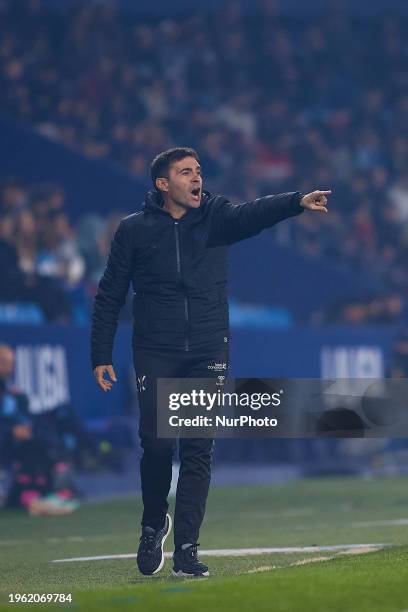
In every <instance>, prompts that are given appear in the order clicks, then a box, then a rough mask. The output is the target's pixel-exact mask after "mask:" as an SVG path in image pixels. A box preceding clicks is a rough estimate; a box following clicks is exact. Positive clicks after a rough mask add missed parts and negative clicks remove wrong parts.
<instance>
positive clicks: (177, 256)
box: [174, 221, 190, 351]
mask: <svg viewBox="0 0 408 612" xmlns="http://www.w3.org/2000/svg"><path fill="white" fill-rule="evenodd" d="M174 236H175V239H176V262H177V274H178V277H179V279H180V281H181V259H180V237H179V229H178V221H175V222H174ZM184 316H185V318H186V323H187V334H188V328H189V324H190V322H189V318H188V301H187V297H186V296H184ZM184 350H185V351H189V350H190V347H189V344H188V335H187V336H186V339H185V342H184Z"/></svg>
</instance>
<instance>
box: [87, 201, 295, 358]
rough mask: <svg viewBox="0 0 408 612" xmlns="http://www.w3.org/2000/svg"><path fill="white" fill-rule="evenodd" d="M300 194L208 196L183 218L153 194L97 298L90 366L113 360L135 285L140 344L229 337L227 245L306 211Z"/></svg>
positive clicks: (191, 344)
mask: <svg viewBox="0 0 408 612" xmlns="http://www.w3.org/2000/svg"><path fill="white" fill-rule="evenodd" d="M301 197H302V196H301V194H300V193H299V192H295V193H284V194H279V195H273V196H265V197H263V198H259V199H257V200H255V201H253V202H246V203H244V204H231V203H230V202H228V200H227V199H226V198H224V197H221V196H213V195H211V194H210V193H208V192H204V193H203V197H202V200H201V205H200V207H199V208H197V209H192V208H191V209H189V210H188V211H187V213H186V214H185V215H184V217H182V218H181V219H179V220H176V219H173V217H171V216H170V214H169V213H167V212H166V211H165V210H163V208H162V206H161V196H160V194H159V193H158V192H157V191H155V190H152V191H149V192H148V194H147V196H146V200H145V204H144V207H143V209H142V211H141V212H137V213H135V214H133V215H130V216H129V217H126V218H125V219H123V220H122V221H121V223H120V224H119V227H118V230H117V231H116V234H115V236H114V239H113V241H112V247H111V252H110V255H109V260H108V264H107V266H106V269H105V272H104V274H103V277H102V279H101V281H100V283H99V287H98V291H97V294H96V297H95V304H94V312H93V320H92V334H91V336H92V365H93V367H95V366H97V365H106V364H110V363H112V346H113V339H114V335H115V332H116V327H117V321H118V315H119V311H120V308H121V306H122V305H123V303H124V301H125V299H126V294H127V292H128V289H129V284H130V282H132V285H133V291H134V296H133V314H134V345H135V346H136V347H143V348H148V349H159V350H168V351H194V350H204V349H207V348H209V349H211V347H213V348H217V347H220V346H222V345H223V344H224V343H225V342H228V335H229V327H228V302H227V291H226V286H227V248H226V247H227V246H228V245H230V244H233V243H234V242H238V241H239V240H244V239H245V238H249V237H250V236H255V235H256V234H258V233H259V232H260V231H261V230H263V229H265V228H267V227H270V226H272V225H274V224H275V223H278V222H279V221H282V220H283V219H286V218H288V217H293V216H295V215H298V214H299V213H301V212H302V211H303V208H302V207H301V206H300V204H299V202H300V199H301Z"/></svg>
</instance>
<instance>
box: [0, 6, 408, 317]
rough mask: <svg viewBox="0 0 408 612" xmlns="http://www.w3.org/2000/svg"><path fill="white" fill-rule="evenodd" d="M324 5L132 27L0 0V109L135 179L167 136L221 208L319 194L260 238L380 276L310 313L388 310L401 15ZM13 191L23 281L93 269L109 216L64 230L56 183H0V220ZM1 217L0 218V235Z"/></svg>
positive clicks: (405, 199)
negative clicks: (327, 198)
mask: <svg viewBox="0 0 408 612" xmlns="http://www.w3.org/2000/svg"><path fill="white" fill-rule="evenodd" d="M329 6H330V7H331V8H329V10H328V12H327V13H326V14H325V15H323V16H320V17H319V18H317V19H316V20H313V21H311V20H304V19H301V18H297V19H295V18H286V17H283V16H281V15H280V13H279V6H278V3H277V2H276V1H275V0H259V2H258V4H257V10H253V11H252V12H251V14H250V15H245V16H244V15H243V14H242V13H241V10H240V6H239V3H238V2H235V1H234V0H232V1H229V2H227V3H225V4H224V3H223V4H222V7H221V8H220V9H219V10H218V11H217V12H216V13H215V14H214V13H209V14H204V13H198V12H193V13H192V14H191V15H185V16H182V17H181V18H178V19H177V20H174V19H163V20H160V21H157V20H156V21H154V22H149V21H144V22H142V21H140V19H137V18H136V17H135V16H132V15H131V14H123V13H120V12H119V11H117V10H116V8H115V3H114V2H109V1H107V2H103V3H102V2H89V1H84V0H80V1H78V2H77V3H76V4H75V7H74V8H72V9H71V10H70V11H69V12H68V13H66V12H61V13H60V12H51V11H49V10H46V9H45V8H44V6H43V3H42V2H41V0H0V41H1V42H0V110H1V111H2V112H4V113H8V114H10V115H12V116H15V117H17V118H19V119H20V120H23V121H25V122H29V123H30V124H32V125H33V126H35V128H36V129H37V130H38V131H39V132H41V133H42V134H43V135H45V136H47V137H48V138H51V139H54V140H56V141H60V142H62V143H64V144H65V145H66V146H67V147H71V148H73V149H75V150H76V151H78V152H81V153H82V154H85V155H86V156H88V157H93V158H107V159H109V160H111V161H112V163H115V164H120V165H121V166H123V167H124V168H126V169H127V170H128V171H129V172H130V173H131V174H132V175H133V176H135V177H136V178H137V179H139V180H140V181H141V182H142V183H146V186H148V181H147V176H148V164H149V162H150V160H151V158H152V157H153V156H154V155H155V154H157V152H158V151H160V150H163V149H165V148H167V147H169V146H173V145H176V144H177V145H188V146H193V147H195V148H196V149H197V150H198V152H199V154H200V157H201V161H202V166H203V169H204V175H205V178H206V181H207V186H208V187H209V188H210V189H211V190H212V191H214V192H220V193H223V194H225V195H227V196H228V197H230V198H231V199H232V200H234V201H239V200H243V199H249V198H251V199H252V198H255V197H258V196H259V195H262V194H265V193H274V192H278V191H282V190H293V189H298V190H300V191H304V192H307V191H310V190H311V189H314V188H319V189H328V188H331V189H332V190H333V202H334V203H335V205H333V208H332V210H331V211H330V214H329V215H320V216H319V218H318V219H316V215H313V218H312V216H311V215H302V216H301V217H299V218H298V219H296V221H295V222H293V223H291V224H282V226H279V228H278V229H277V231H276V232H274V235H275V237H276V239H277V240H278V241H279V243H280V244H282V245H289V246H295V247H296V248H298V249H300V250H301V251H303V252H304V253H307V254H308V255H309V256H310V257H322V258H325V259H327V260H332V261H335V262H337V263H338V264H339V265H346V266H352V267H353V268H354V269H357V270H361V271H363V272H366V271H369V273H370V274H371V275H372V276H373V277H374V278H375V279H376V280H377V281H378V284H379V286H381V287H382V289H381V296H378V295H374V296H366V297H365V298H363V299H362V300H360V301H359V303H358V304H355V305H354V308H348V305H339V306H338V308H337V310H336V312H335V313H328V314H327V313H325V314H324V315H321V316H320V315H318V316H317V317H316V321H317V322H319V321H320V320H325V321H330V320H334V321H337V320H338V319H340V320H345V321H347V322H357V320H358V322H360V323H361V322H384V320H387V319H391V320H394V319H395V316H394V314H393V312H394V311H398V316H404V312H405V310H404V309H405V306H404V302H405V296H406V292H407V289H408V266H406V265H405V262H406V258H407V249H408V71H407V69H406V66H407V59H408V42H407V41H408V20H407V19H403V18H400V17H393V16H392V15H387V16H381V17H378V18H377V17H376V18H374V17H373V18H365V19H361V20H359V19H356V18H353V19H351V18H350V16H349V15H347V14H346V12H343V11H342V10H341V9H339V8H337V9H336V3H334V4H332V3H330V5H329V4H328V7H329ZM16 190H17V191H18V190H20V195H19V196H18V197H20V196H21V198H22V199H25V200H26V201H29V202H30V207H29V208H27V207H25V206H19V205H18V206H16V205H15V204H13V205H12V206H15V207H16V208H17V209H18V212H17V217H15V219H17V225H18V229H17V233H16V234H15V236H16V238H15V240H14V242H15V246H16V249H17V253H18V258H19V262H20V267H21V268H22V270H23V273H24V275H26V277H27V275H28V276H29V277H30V278H31V281H30V282H31V283H33V280H32V279H33V273H34V275H35V274H38V276H37V282H40V283H41V282H43V281H42V280H39V278H41V279H43V278H44V277H46V278H47V279H48V280H49V279H50V278H51V277H53V276H54V277H55V276H60V277H61V276H62V277H63V280H64V284H65V286H68V287H69V288H70V289H69V290H71V291H72V290H73V287H74V286H75V285H76V284H78V282H79V279H81V278H84V277H86V278H89V279H91V282H94V281H95V280H97V278H98V275H99V274H100V271H101V261H103V260H104V257H105V255H106V244H107V238H108V237H110V235H111V229H112V226H114V225H115V223H116V219H111V220H108V222H106V220H102V219H99V218H97V217H92V218H87V219H85V220H84V221H83V223H80V224H79V226H78V228H76V234H75V233H74V232H73V230H72V227H71V226H70V223H69V220H68V216H67V215H66V212H65V211H64V209H63V206H62V204H61V201H62V199H63V198H62V195H63V194H62V193H61V190H60V189H59V188H58V187H55V186H48V187H47V188H46V189H45V192H44V190H43V191H42V192H41V190H40V193H36V192H35V191H31V190H30V189H29V190H28V191H27V190H25V189H24V188H22V187H21V185H20V186H19V185H10V184H8V185H7V184H6V185H5V186H3V190H2V209H3V211H5V212H6V213H7V212H8V211H9V209H10V205H9V204H8V202H9V201H10V198H11V199H12V200H14V202H15V200H16ZM10 192H11V195H10ZM44 193H45V196H44ZM17 199H18V198H17ZM45 211H46V212H45ZM45 219H46V220H45ZM15 222H16V221H15V220H14V223H15ZM11 224H12V221H11V220H10V217H9V216H8V215H7V214H6V215H5V216H3V218H2V220H1V225H0V226H1V238H2V239H3V238H7V235H10V232H12V231H14V230H12V229H11V227H10V225H11ZM17 225H16V228H17ZM34 228H35V229H34ZM84 236H88V238H89V236H91V237H94V240H93V241H92V240H91V241H90V242H91V243H89V240H88V241H87V240H86V239H84ZM95 244H96V246H97V248H95ZM34 253H35V256H34ZM9 256H10V257H11V254H9ZM34 260H35V264H34V265H33V261H34ZM57 270H58V272H57ZM61 270H63V272H61ZM30 275H31V276H30ZM34 284H35V283H34ZM30 290H32V287H31V289H30ZM381 300H382V301H381ZM398 301H399V306H398V304H397V302H398ZM56 302H58V303H59V298H58V299H57V297H56ZM380 302H381V303H380ZM61 303H62V301H61ZM66 314H67V313H66V312H62V311H61V312H60V313H59V315H58V316H59V317H61V316H62V317H64V316H66ZM319 316H320V319H319Z"/></svg>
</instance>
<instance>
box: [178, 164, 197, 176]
mask: <svg viewBox="0 0 408 612" xmlns="http://www.w3.org/2000/svg"><path fill="white" fill-rule="evenodd" d="M196 169H197V170H201V166H200V165H198V166H196ZM184 170H192V168H191V166H186V167H185V168H181V170H179V171H178V173H179V174H180V172H184Z"/></svg>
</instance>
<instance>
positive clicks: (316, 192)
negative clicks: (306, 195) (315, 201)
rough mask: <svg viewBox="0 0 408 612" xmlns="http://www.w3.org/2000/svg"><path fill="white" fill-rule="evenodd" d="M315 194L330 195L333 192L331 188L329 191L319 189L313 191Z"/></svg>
mask: <svg viewBox="0 0 408 612" xmlns="http://www.w3.org/2000/svg"><path fill="white" fill-rule="evenodd" d="M313 193H314V194H315V195H330V194H331V190H329V191H320V190H319V189H317V191H314V192H313Z"/></svg>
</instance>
